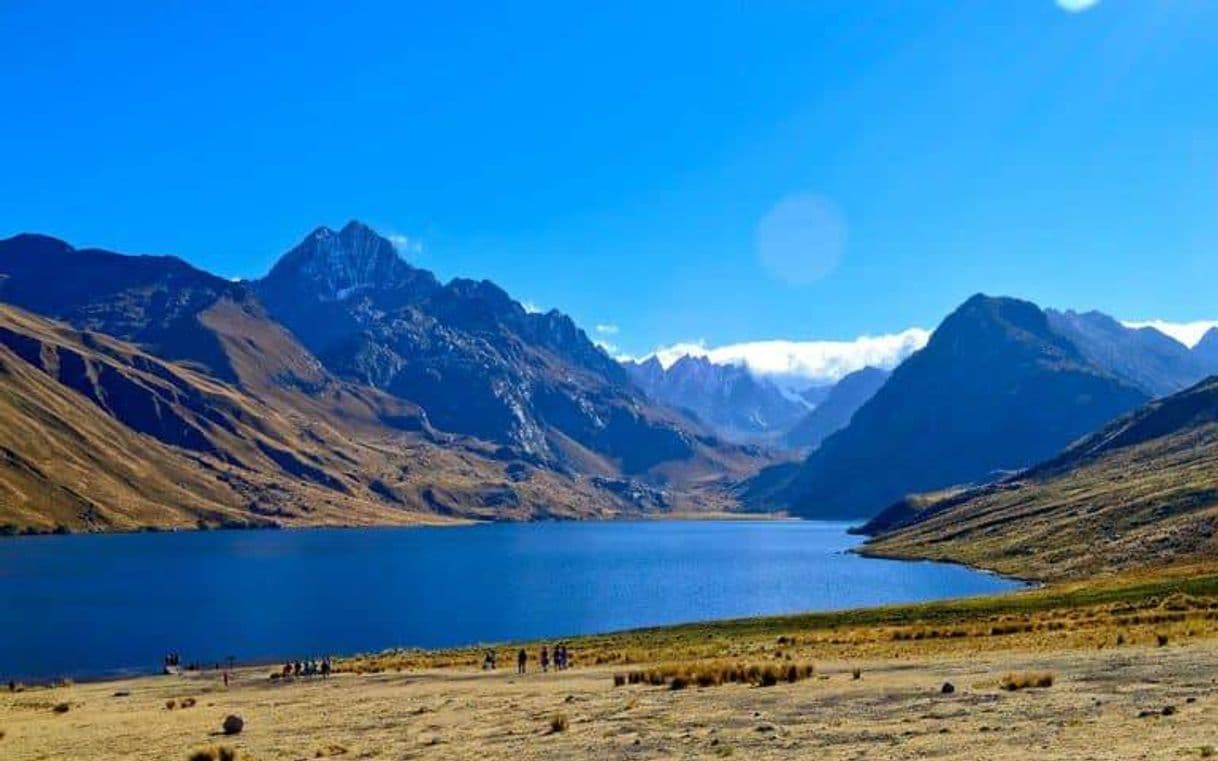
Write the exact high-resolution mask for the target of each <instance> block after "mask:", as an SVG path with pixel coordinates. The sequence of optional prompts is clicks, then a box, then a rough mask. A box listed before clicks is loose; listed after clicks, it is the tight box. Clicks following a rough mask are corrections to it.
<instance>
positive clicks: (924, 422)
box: [748, 295, 1147, 518]
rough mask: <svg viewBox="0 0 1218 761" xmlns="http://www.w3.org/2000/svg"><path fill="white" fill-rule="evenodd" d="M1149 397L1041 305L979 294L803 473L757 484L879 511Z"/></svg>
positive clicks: (843, 511)
mask: <svg viewBox="0 0 1218 761" xmlns="http://www.w3.org/2000/svg"><path fill="white" fill-rule="evenodd" d="M1146 399H1147V395H1146V394H1145V393H1143V392H1142V391H1140V390H1138V389H1136V388H1134V387H1133V386H1131V385H1128V384H1126V383H1125V382H1123V381H1121V380H1119V379H1117V378H1115V377H1113V376H1112V375H1110V374H1109V373H1107V372H1105V371H1103V370H1102V369H1100V368H1097V367H1096V366H1094V365H1093V364H1091V363H1089V362H1088V361H1087V360H1086V359H1085V358H1084V357H1082V356H1081V354H1080V353H1079V352H1078V350H1077V349H1075V348H1074V346H1073V345H1072V344H1071V343H1070V342H1069V341H1067V340H1065V339H1063V338H1062V337H1060V336H1058V335H1057V334H1056V333H1054V332H1053V331H1052V330H1051V329H1050V326H1049V322H1048V319H1047V318H1046V316H1045V314H1044V313H1043V312H1041V311H1040V309H1038V308H1037V307H1036V306H1035V305H1034V304H1030V303H1028V302H1024V301H1018V300H1015V299H1008V298H991V297H987V296H982V295H978V296H974V297H973V298H971V299H969V300H968V301H967V302H965V303H964V304H963V305H962V306H961V307H960V308H958V309H957V310H956V311H955V312H953V313H952V314H951V315H949V316H948V317H947V319H945V320H944V321H943V323H942V324H941V325H940V326H939V327H938V329H937V330H936V331H935V332H934V334H933V335H932V336H931V339H930V342H929V343H928V344H927V346H926V347H925V348H924V349H922V350H921V351H920V352H918V353H916V354H914V355H913V356H911V357H910V358H909V359H907V360H906V361H905V362H904V363H903V364H901V365H900V366H899V367H897V369H896V370H894V371H893V373H892V376H891V377H890V378H889V379H888V381H887V382H886V383H885V384H884V385H883V386H882V387H881V388H880V390H879V391H878V392H877V393H876V394H875V396H873V397H872V398H871V399H870V400H869V401H868V402H867V403H866V404H864V405H863V406H862V407H861V408H859V410H858V411H857V412H855V414H854V417H853V418H852V419H851V422H850V424H849V425H848V426H847V427H846V428H844V429H842V430H841V431H838V432H837V433H835V434H833V435H832V436H830V437H829V438H828V439H826V440H825V441H824V442H823V443H822V444H821V446H820V448H819V449H817V450H816V451H815V452H813V453H812V454H811V455H810V456H809V457H808V459H807V460H806V461H805V462H804V463H803V465H802V466H801V467H800V468H799V469H798V470H796V471H795V472H794V474H793V475H791V476H790V477H789V478H786V479H785V480H783V481H780V482H778V483H776V484H775V483H766V484H764V485H763V487H762V488H755V489H752V490H751V491H749V492H748V493H749V494H750V498H751V499H752V500H753V501H754V503H755V504H758V505H760V506H763V507H769V508H774V507H785V508H787V509H789V510H791V511H792V512H794V513H796V514H799V515H803V516H809V517H834V518H856V517H862V516H870V515H874V514H875V513H877V512H879V511H880V510H882V509H883V508H884V507H886V506H887V505H889V504H890V503H892V502H894V501H896V500H898V499H900V498H901V497H903V496H905V495H906V494H909V493H913V492H924V491H930V490H933V489H939V488H943V487H946V486H950V485H952V484H957V483H966V482H970V481H976V480H981V479H989V478H992V477H993V476H994V475H995V474H996V473H998V472H1000V471H1002V470H1008V469H1015V468H1023V467H1026V466H1028V465H1031V464H1033V463H1035V462H1037V461H1039V460H1042V459H1044V458H1045V457H1047V456H1049V455H1051V454H1052V453H1053V452H1055V451H1057V450H1058V449H1060V448H1061V447H1062V446H1064V445H1065V444H1067V443H1069V442H1070V441H1072V440H1074V439H1075V438H1077V437H1079V436H1081V435H1083V434H1085V433H1087V432H1089V431H1091V430H1094V429H1095V428H1096V427H1098V426H1099V425H1101V424H1103V423H1104V422H1106V421H1108V420H1110V419H1112V418H1113V417H1115V416H1117V415H1119V414H1121V413H1124V412H1126V411H1128V410H1130V409H1132V408H1134V407H1136V406H1138V405H1140V404H1141V403H1143V402H1145V401H1146ZM771 480H772V479H771Z"/></svg>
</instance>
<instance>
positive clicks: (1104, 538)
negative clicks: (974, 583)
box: [865, 378, 1218, 579]
mask: <svg viewBox="0 0 1218 761" xmlns="http://www.w3.org/2000/svg"><path fill="white" fill-rule="evenodd" d="M871 530H872V531H875V532H878V533H879V536H878V537H877V538H876V539H875V540H873V541H872V542H870V543H869V544H868V545H866V547H865V552H867V553H870V554H877V555H888V556H897V557H919V558H933V559H942V560H954V561H960V562H965V563H969V564H972V565H978V566H983V567H986V568H991V569H994V570H997V571H1001V572H1004V573H1011V574H1017V575H1020V576H1025V577H1030V578H1037V579H1060V578H1083V577H1086V576H1090V575H1094V574H1098V573H1106V572H1110V571H1113V570H1117V569H1127V568H1137V567H1149V566H1159V565H1167V564H1172V563H1177V562H1191V561H1198V560H1200V561H1205V560H1209V559H1213V558H1215V557H1218V378H1211V379H1209V380H1208V381H1204V382H1202V383H1200V384H1198V385H1196V386H1194V387H1192V388H1190V389H1187V390H1185V391H1182V392H1180V393H1178V394H1174V395H1172V396H1169V397H1166V398H1164V399H1161V400H1157V401H1155V402H1152V403H1151V404H1148V405H1146V406H1145V407H1143V408H1141V409H1139V410H1138V411H1136V412H1134V413H1131V414H1130V415H1127V416H1124V417H1122V418H1120V419H1118V420H1116V421H1114V422H1113V423H1112V424H1110V425H1108V426H1105V427H1104V428H1102V429H1101V430H1100V431H1098V432H1097V433H1095V434H1093V435H1092V436H1089V437H1087V438H1085V439H1083V440H1082V441H1080V442H1078V443H1076V444H1075V445H1073V446H1071V447H1070V448H1068V449H1067V450H1065V451H1064V452H1063V453H1062V454H1061V455H1059V456H1058V457H1056V458H1054V459H1052V460H1050V461H1048V462H1046V463H1044V464H1043V465H1041V466H1038V467H1036V468H1033V469H1032V470H1030V471H1028V472H1027V473H1024V474H1022V475H1020V476H1018V477H1015V478H1013V479H1008V480H1006V481H1002V482H999V483H997V484H992V485H989V486H985V487H981V488H978V489H974V490H969V491H964V492H960V493H956V494H952V495H947V496H944V497H942V498H938V499H923V500H911V501H906V502H904V503H901V504H899V505H897V506H894V507H893V508H891V509H890V510H889V511H886V513H885V514H882V515H881V516H879V517H878V518H877V519H876V520H875V521H873V522H872V524H871Z"/></svg>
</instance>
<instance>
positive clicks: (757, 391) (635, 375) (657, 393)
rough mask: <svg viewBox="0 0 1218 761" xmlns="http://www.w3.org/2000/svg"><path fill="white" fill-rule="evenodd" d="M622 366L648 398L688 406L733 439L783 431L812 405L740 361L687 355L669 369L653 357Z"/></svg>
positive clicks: (716, 429)
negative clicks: (722, 362)
mask: <svg viewBox="0 0 1218 761" xmlns="http://www.w3.org/2000/svg"><path fill="white" fill-rule="evenodd" d="M622 366H623V367H625V368H626V372H627V373H628V374H629V375H630V378H631V380H633V381H634V383H635V385H637V386H638V387H639V388H641V389H642V390H643V393H645V394H646V395H647V396H648V397H649V398H651V399H653V400H654V401H657V402H660V403H661V404H666V405H669V406H671V407H676V408H678V409H683V410H689V411H690V412H692V413H693V414H694V415H695V416H697V418H698V419H699V420H701V421H702V422H703V423H705V424H707V425H708V426H710V427H711V428H713V429H714V430H715V431H716V432H717V433H718V434H720V435H721V436H723V437H724V438H727V439H730V440H734V441H757V440H762V439H764V438H766V437H767V436H772V435H774V434H777V433H779V432H782V431H785V430H787V429H788V428H790V427H791V426H792V425H794V424H795V422H796V421H798V420H799V419H800V417H802V416H803V415H804V414H805V413H806V412H808V405H806V404H804V403H802V402H799V401H796V400H793V399H791V398H789V397H788V396H787V395H786V394H784V393H783V392H782V390H781V389H779V388H778V387H777V386H775V385H774V384H773V383H770V382H769V381H766V380H764V379H760V378H757V377H755V376H754V375H753V374H752V373H751V372H749V370H748V369H747V368H745V367H741V366H738V365H717V364H714V363H712V362H711V361H710V360H708V359H706V358H705V357H691V356H685V357H681V358H680V359H678V360H677V361H676V362H674V363H673V364H672V365H671V366H670V367H668V368H667V369H665V368H664V367H663V366H662V365H661V364H660V362H659V360H657V359H656V358H655V357H651V358H650V359H647V360H645V361H643V362H634V361H625V362H623V363H622Z"/></svg>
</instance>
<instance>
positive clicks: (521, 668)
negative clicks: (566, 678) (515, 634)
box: [488, 642, 571, 674]
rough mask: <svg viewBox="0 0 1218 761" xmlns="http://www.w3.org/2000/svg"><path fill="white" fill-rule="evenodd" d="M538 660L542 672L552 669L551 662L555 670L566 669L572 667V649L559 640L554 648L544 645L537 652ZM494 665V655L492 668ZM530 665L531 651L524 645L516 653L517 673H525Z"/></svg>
mask: <svg viewBox="0 0 1218 761" xmlns="http://www.w3.org/2000/svg"><path fill="white" fill-rule="evenodd" d="M488 652H490V651H488ZM492 656H493V653H492ZM537 660H538V662H540V663H541V670H542V673H545V672H547V671H549V670H550V664H551V663H553V665H554V670H555V671H566V670H567V669H568V668H570V667H571V651H570V650H569V649H568V648H567V643H566V642H559V643H558V644H557V645H555V646H554V647H553V648H552V649H551V648H550V647H548V646H546V645H542V646H541V650H540V651H539V652H538V653H537ZM494 667H495V666H494V659H493V657H492V661H491V668H494ZM528 667H529V653H528V651H527V650H525V649H524V648H523V647H522V648H520V651H519V652H517V653H516V673H517V674H524V673H526V672H527V671H528Z"/></svg>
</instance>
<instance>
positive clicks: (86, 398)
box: [0, 300, 679, 531]
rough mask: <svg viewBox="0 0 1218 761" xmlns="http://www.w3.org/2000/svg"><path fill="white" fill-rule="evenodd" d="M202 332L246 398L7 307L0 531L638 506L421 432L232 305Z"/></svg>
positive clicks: (3, 318) (1, 383) (2, 308)
mask: <svg viewBox="0 0 1218 761" xmlns="http://www.w3.org/2000/svg"><path fill="white" fill-rule="evenodd" d="M201 321H202V322H204V324H205V325H206V326H207V327H208V328H210V329H211V330H213V331H214V332H215V333H216V335H217V336H219V338H220V340H221V343H222V344H223V345H224V349H225V353H226V355H227V356H228V357H229V358H230V361H231V363H232V367H233V369H234V372H235V375H236V383H237V384H239V385H230V384H228V383H226V382H224V381H221V380H218V379H217V378H215V377H213V376H211V375H208V374H206V373H204V372H202V371H201V370H196V369H193V368H191V367H189V366H186V365H183V364H179V363H174V362H169V361H165V360H161V359H158V358H155V357H153V356H150V355H149V354H147V353H145V352H144V351H142V350H141V349H139V348H137V347H135V346H133V345H131V344H128V343H125V342H122V341H119V340H116V339H112V338H109V337H106V336H103V335H100V334H97V333H91V332H87V331H86V332H82V331H77V330H75V329H73V328H70V327H67V326H65V325H63V324H61V323H56V322H53V321H50V320H47V319H44V318H41V317H38V316H35V315H32V314H30V313H28V312H24V311H22V310H19V309H17V308H15V307H11V306H6V305H0V525H4V526H5V527H6V530H9V531H15V530H51V529H54V528H56V527H61V526H62V527H65V528H68V529H71V530H102V531H104V530H131V529H136V528H141V527H151V526H155V527H159V528H174V527H183V528H184V527H195V526H197V525H211V526H216V525H234V524H236V525H272V524H273V525H316V524H343V525H350V524H372V523H378V524H386V523H387V524H392V523H410V522H417V521H422V520H426V521H437V520H440V521H442V520H448V519H453V518H508V519H511V518H527V517H532V516H538V515H542V516H544V515H560V516H570V517H588V516H608V515H615V514H618V513H621V512H629V511H632V510H635V509H637V508H638V506H637V505H636V504H635V503H634V502H633V501H632V500H630V499H628V498H626V497H619V496H617V495H615V494H614V493H613V492H612V491H609V490H606V489H603V488H598V487H597V486H596V485H594V484H593V483H592V482H591V481H589V480H586V479H577V478H574V477H568V476H564V475H561V474H557V473H554V472H552V471H548V470H544V469H539V468H529V467H527V466H524V465H522V464H521V463H519V462H512V461H501V460H499V459H497V458H496V452H495V450H494V449H493V448H491V447H489V446H488V445H486V444H483V443H480V442H477V441H475V440H469V439H464V438H460V437H452V436H447V435H444V434H439V433H436V432H434V431H432V430H431V429H430V428H429V426H427V423H426V419H425V418H424V417H423V416H422V415H421V413H420V412H419V411H418V409H417V408H415V407H414V406H413V405H410V404H408V403H406V402H403V401H401V400H398V399H395V398H393V397H390V396H388V395H385V394H382V393H380V392H377V391H374V390H371V389H368V388H366V387H361V386H358V385H354V384H348V383H346V382H342V381H339V380H335V379H334V378H332V377H330V376H329V375H327V374H326V373H325V372H324V371H323V370H322V369H321V368H320V366H319V365H318V364H317V363H316V361H315V360H313V359H312V357H311V356H310V355H309V354H308V353H307V352H304V351H302V350H300V349H299V348H298V345H297V344H296V343H295V342H294V341H293V340H292V339H291V337H290V336H289V335H288V334H286V332H284V331H282V329H281V328H278V326H274V325H273V324H272V323H267V322H265V321H261V320H259V319H257V315H250V314H248V313H247V312H246V311H244V310H243V308H242V307H241V306H240V305H238V304H234V303H232V302H229V301H225V300H221V301H220V302H217V304H216V305H214V306H213V307H212V308H210V309H209V310H207V311H206V312H205V313H204V314H203V315H202V316H201ZM267 326H269V327H267ZM678 506H679V505H678Z"/></svg>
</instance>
